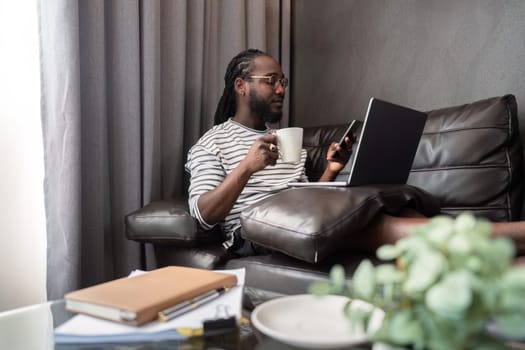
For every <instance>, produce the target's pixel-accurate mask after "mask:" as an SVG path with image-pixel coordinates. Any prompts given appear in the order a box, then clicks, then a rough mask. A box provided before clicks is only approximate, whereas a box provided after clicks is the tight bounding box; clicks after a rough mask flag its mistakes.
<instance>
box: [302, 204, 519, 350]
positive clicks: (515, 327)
mask: <svg viewBox="0 0 525 350" xmlns="http://www.w3.org/2000/svg"><path fill="white" fill-rule="evenodd" d="M514 254H515V249H514V245H513V244H512V242H511V241H510V240H508V239H506V238H494V237H492V236H491V228H490V225H489V224H488V223H487V222H486V221H483V220H480V219H476V218H475V217H474V216H472V215H471V214H468V213H465V214H462V215H460V216H458V217H457V218H456V219H453V218H449V217H444V216H440V217H436V218H434V219H432V220H431V221H430V222H429V223H428V224H426V225H421V226H418V227H415V228H414V229H413V232H412V233H411V234H410V235H408V236H407V237H405V238H403V239H400V240H399V241H398V242H396V243H395V244H393V245H384V246H382V247H380V248H379V249H378V250H377V256H378V258H379V259H381V260H384V261H385V263H384V264H380V265H375V266H374V265H373V264H372V263H371V262H370V261H369V260H365V261H363V262H361V264H360V265H359V266H358V268H357V269H356V271H355V273H354V275H353V278H352V281H351V282H350V283H349V284H346V282H345V277H344V276H345V273H344V270H343V268H342V267H341V266H334V267H333V268H332V270H331V281H330V282H316V283H314V284H312V285H311V286H310V292H311V293H314V294H346V295H348V296H349V297H350V301H349V304H348V305H347V306H346V310H347V311H348V312H347V315H348V317H349V318H350V319H351V320H352V321H353V322H359V323H366V322H367V320H368V317H369V315H368V314H362V313H355V312H350V309H351V303H352V301H353V300H356V299H361V300H364V301H366V302H368V303H370V304H372V305H374V306H376V307H377V308H380V309H382V310H383V311H384V312H385V314H384V318H383V321H382V324H381V326H380V327H379V329H378V330H377V331H375V332H374V333H373V334H372V335H371V340H372V341H377V342H383V343H387V344H391V345H394V346H408V347H411V348H413V349H480V348H485V349H496V348H502V347H504V344H505V343H504V342H505V341H506V340H508V339H516V338H520V339H524V338H525V267H523V266H513V265H512V259H513V257H514ZM365 327H366V324H365ZM504 339H506V340H504Z"/></svg>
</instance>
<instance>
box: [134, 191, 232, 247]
mask: <svg viewBox="0 0 525 350" xmlns="http://www.w3.org/2000/svg"><path fill="white" fill-rule="evenodd" d="M126 237H127V238H128V239H132V240H134V241H138V242H147V243H167V244H175V245H182V246H195V245H197V244H200V243H210V242H220V241H221V240H222V234H221V232H220V231H219V230H218V228H217V229H213V230H204V229H202V228H201V227H200V225H199V224H198V222H197V220H195V218H193V217H192V216H191V215H190V214H189V213H188V202H187V199H186V198H179V199H174V200H162V201H154V202H151V203H149V204H147V205H146V206H144V207H143V208H141V209H138V210H136V211H134V212H132V213H130V214H128V215H126Z"/></svg>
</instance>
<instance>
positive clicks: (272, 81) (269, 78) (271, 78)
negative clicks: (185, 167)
mask: <svg viewBox="0 0 525 350" xmlns="http://www.w3.org/2000/svg"><path fill="white" fill-rule="evenodd" d="M248 78H250V79H266V84H268V85H271V86H272V87H273V88H274V89H277V83H279V84H281V86H282V87H283V89H286V88H287V87H288V78H277V75H250V76H249V77H248Z"/></svg>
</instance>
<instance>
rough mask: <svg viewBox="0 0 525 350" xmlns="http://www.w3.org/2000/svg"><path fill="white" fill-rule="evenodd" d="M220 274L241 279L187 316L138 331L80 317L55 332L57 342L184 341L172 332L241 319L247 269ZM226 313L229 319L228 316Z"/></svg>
mask: <svg viewBox="0 0 525 350" xmlns="http://www.w3.org/2000/svg"><path fill="white" fill-rule="evenodd" d="M217 271H219V272H225V273H231V274H235V275H236V276H237V285H236V286H235V287H233V288H232V289H231V290H229V291H228V292H226V293H224V294H223V295H221V296H220V297H218V298H217V299H215V300H213V301H210V302H209V303H206V304H204V305H202V306H201V307H199V308H197V309H195V310H193V311H190V312H188V313H187V314H184V315H181V316H179V317H176V318H174V319H172V320H169V321H167V322H159V321H153V322H150V323H147V324H145V325H142V326H138V327H135V326H127V325H123V324H120V323H117V322H112V321H106V320H102V319H99V318H95V317H91V316H87V315H81V314H79V315H75V316H74V317H72V318H71V319H70V320H68V321H66V322H64V323H63V324H62V325H60V326H58V327H57V328H55V331H54V333H55V342H56V343H72V342H90V340H91V342H101V341H103V342H112V341H124V340H128V341H144V340H159V337H160V338H162V339H184V337H183V336H181V335H180V334H178V333H177V332H176V331H175V332H169V331H174V330H176V329H177V328H202V326H203V322H204V321H205V320H209V319H215V318H218V317H228V316H236V317H237V319H239V318H240V317H241V311H242V294H243V286H244V280H245V269H244V268H242V269H235V270H217ZM140 273H147V272H143V271H134V272H132V273H131V274H130V276H133V275H135V274H140ZM224 311H226V312H227V313H228V315H225V314H224Z"/></svg>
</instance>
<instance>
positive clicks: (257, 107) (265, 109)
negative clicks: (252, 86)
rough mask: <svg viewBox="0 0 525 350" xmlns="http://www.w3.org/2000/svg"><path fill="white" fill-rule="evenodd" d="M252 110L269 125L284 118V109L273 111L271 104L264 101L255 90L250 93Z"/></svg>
mask: <svg viewBox="0 0 525 350" xmlns="http://www.w3.org/2000/svg"><path fill="white" fill-rule="evenodd" d="M250 110H251V112H252V113H253V114H255V115H256V116H258V117H259V118H261V119H262V120H264V121H265V122H267V123H277V122H279V121H280V120H281V118H282V116H283V110H282V108H279V109H278V110H272V104H271V102H268V101H266V100H264V99H263V98H261V97H260V96H258V95H257V94H256V93H255V91H253V90H252V91H250Z"/></svg>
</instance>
